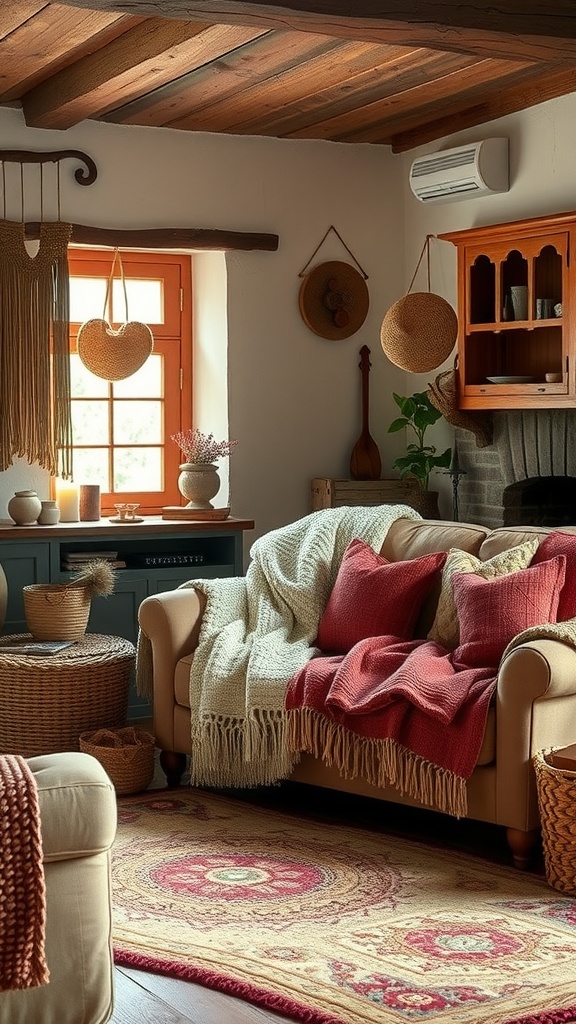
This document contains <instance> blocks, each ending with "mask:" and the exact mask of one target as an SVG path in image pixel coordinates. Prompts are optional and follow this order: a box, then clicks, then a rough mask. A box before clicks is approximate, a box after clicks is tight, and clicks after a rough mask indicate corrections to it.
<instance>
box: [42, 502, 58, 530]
mask: <svg viewBox="0 0 576 1024" xmlns="http://www.w3.org/2000/svg"><path fill="white" fill-rule="evenodd" d="M41 505H42V510H41V512H40V515H39V516H38V523H39V525H40V526H56V523H59V522H60V509H59V508H58V505H57V504H56V502H55V501H53V500H49V501H43V502H41Z"/></svg>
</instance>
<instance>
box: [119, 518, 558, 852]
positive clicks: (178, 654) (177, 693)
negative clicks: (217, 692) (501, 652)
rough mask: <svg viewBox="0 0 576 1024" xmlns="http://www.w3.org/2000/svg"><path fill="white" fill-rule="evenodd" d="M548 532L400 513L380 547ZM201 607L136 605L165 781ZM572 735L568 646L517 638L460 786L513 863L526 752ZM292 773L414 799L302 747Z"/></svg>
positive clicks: (492, 546) (521, 841) (529, 805)
mask: <svg viewBox="0 0 576 1024" xmlns="http://www.w3.org/2000/svg"><path fill="white" fill-rule="evenodd" d="M568 529H570V528H568ZM548 532H549V530H546V529H541V528H538V527H529V526H526V527H513V528H512V527H510V528H507V527H503V528H500V529H497V530H492V531H491V530H489V529H487V528H485V527H483V526H477V525H474V524H465V523H451V522H442V521H433V520H424V519H423V520H415V521H414V520H409V519H399V520H396V522H394V523H393V524H392V526H391V527H390V529H389V531H388V534H387V536H386V539H385V541H384V544H383V546H382V554H383V555H384V556H385V557H386V558H388V559H389V560H392V561H401V560H406V559H411V558H417V557H419V556H421V555H424V554H427V553H429V552H431V551H448V550H449V549H450V548H460V549H462V550H465V551H469V552H470V553H472V554H474V555H476V556H477V557H479V558H481V559H482V560H486V559H487V558H491V557H492V556H493V555H495V554H497V553H499V552H501V551H504V550H506V549H507V548H509V547H512V546H514V545H516V544H521V543H523V542H524V541H526V540H528V539H530V538H533V537H534V536H535V535H537V536H540V537H542V536H544V535H545V534H546V533H548ZM572 532H576V528H574V529H573V530H572ZM438 596H439V591H436V592H435V593H434V594H433V595H431V596H430V597H429V598H428V599H427V602H426V604H425V606H424V607H423V609H422V614H421V617H420V622H419V624H418V627H417V635H419V636H426V632H427V629H428V628H429V627H430V625H431V622H432V620H433V617H434V611H435V605H436V603H437V600H438ZM202 609H203V604H202V595H200V594H198V593H197V592H196V591H195V590H194V589H193V588H190V589H183V590H175V591H170V592H167V593H162V594H158V595H155V596H153V597H149V598H147V599H146V600H145V601H143V603H142V604H141V606H140V611H139V621H140V626H141V629H142V632H143V633H144V634H145V635H146V636H147V637H148V638H149V640H150V642H151V647H152V658H153V700H154V732H155V736H156V743H157V746H159V747H160V749H161V755H160V761H161V764H162V767H163V769H164V772H165V774H166V776H167V780H168V784H169V785H178V784H179V780H180V778H181V775H182V773H183V771H184V768H185V764H186V757H185V755H187V754H189V753H190V708H189V704H188V700H187V692H188V690H187V686H186V685H185V680H186V679H187V678H188V676H189V671H190V662H191V659H192V658H193V656H194V648H195V646H196V644H197V640H198V633H199V629H200V623H201V617H202ZM575 737H576V649H573V648H572V647H571V646H569V645H568V644H565V643H561V642H560V641H558V640H554V639H538V640H533V641H531V642H529V643H525V644H523V645H521V646H519V647H518V648H517V649H515V650H513V651H512V652H511V653H510V654H508V656H507V657H506V658H505V659H504V661H503V663H502V664H501V666H500V671H499V675H498V684H497V690H496V697H495V700H494V703H493V706H492V708H491V710H490V712H489V716H488V723H487V727H486V732H485V736H484V742H483V745H482V750H481V752H480V756H479V758H478V761H477V765H476V768H475V769H474V771H473V774H472V776H471V778H470V779H469V782H468V787H467V790H468V817H470V818H473V819H476V820H478V821H485V822H491V823H494V824H497V825H501V826H503V827H504V828H505V829H506V832H507V839H508V843H509V846H510V849H511V852H512V857H513V860H514V863H515V864H516V866H518V867H526V866H527V865H528V864H529V862H530V859H531V854H532V852H533V849H534V846H535V844H536V841H537V839H538V829H539V824H540V822H539V815H538V803H537V793H536V786H535V777H534V772H533V768H532V762H531V758H532V755H533V754H534V753H535V752H536V751H538V750H542V749H545V748H548V747H552V746H562V745H564V744H568V743H573V742H574V739H575ZM292 778H293V779H294V780H296V781H298V782H302V783H310V784H314V785H317V786H324V787H328V788H330V789H337V790H343V791H346V792H351V793H358V794H362V795H368V796H372V797H376V798H377V799H382V800H389V801H393V802H395V803H404V804H411V805H414V806H417V802H416V801H414V800H412V799H411V798H409V797H406V796H402V795H401V794H400V793H399V792H398V790H396V789H395V788H393V787H386V788H377V787H374V786H371V785H369V784H368V783H366V782H364V781H363V780H362V779H359V778H356V779H347V778H343V777H342V776H341V775H340V774H339V773H338V771H337V770H336V769H334V768H329V767H327V766H326V765H325V764H324V763H323V762H322V761H319V760H317V759H316V758H314V757H313V756H312V755H309V754H303V755H302V758H301V760H300V763H299V764H298V765H297V767H296V769H295V770H294V773H293V775H292Z"/></svg>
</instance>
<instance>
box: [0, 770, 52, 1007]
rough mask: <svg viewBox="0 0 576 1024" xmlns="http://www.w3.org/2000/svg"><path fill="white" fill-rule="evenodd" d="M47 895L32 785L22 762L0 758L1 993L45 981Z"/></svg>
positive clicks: (30, 777)
mask: <svg viewBox="0 0 576 1024" xmlns="http://www.w3.org/2000/svg"><path fill="white" fill-rule="evenodd" d="M45 922H46V890H45V885H44V867H43V861H42V838H41V834H40V812H39V808H38V792H37V788H36V780H35V779H34V776H33V774H32V772H31V771H30V768H29V767H28V764H27V763H26V761H25V760H24V758H23V757H20V756H19V755H14V754H2V755H1V756H0V991H2V992H5V991H7V990H9V989H24V988H32V987H33V986H36V985H45V984H46V982H47V981H48V980H49V973H48V967H47V964H46V960H45V957H44V932H45Z"/></svg>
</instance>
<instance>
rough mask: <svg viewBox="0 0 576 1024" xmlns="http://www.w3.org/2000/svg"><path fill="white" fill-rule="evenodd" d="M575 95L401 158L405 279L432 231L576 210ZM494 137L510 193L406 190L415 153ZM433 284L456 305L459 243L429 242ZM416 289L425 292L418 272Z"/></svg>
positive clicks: (421, 381)
mask: <svg viewBox="0 0 576 1024" xmlns="http://www.w3.org/2000/svg"><path fill="white" fill-rule="evenodd" d="M575 124H576V93H573V94H571V95H570V96H564V97H562V98H561V99H557V100H551V101H549V102H547V103H542V104H540V105H539V106H536V107H532V108H531V109H529V110H525V111H522V112H520V113H518V114H512V115H510V116H508V117H503V118H499V119H498V120H496V121H492V122H490V123H488V124H485V125H482V126H481V127H479V128H471V129H468V130H467V131H465V132H459V133H457V134H454V135H451V136H449V137H447V138H445V139H442V140H441V142H437V143H435V144H434V145H429V146H423V147H421V148H420V149H417V150H413V151H411V152H410V153H404V154H402V156H401V157H400V159H401V161H402V165H403V170H402V174H401V180H402V189H403V196H404V210H405V266H404V272H405V278H406V281H407V283H408V282H409V281H410V278H411V276H412V273H413V272H414V268H415V266H416V263H417V261H418V256H419V254H420V251H421V249H422V245H423V243H424V239H425V238H426V235H427V234H431V235H437V234H440V233H442V232H445V231H456V230H461V229H463V228H471V227H475V226H479V225H484V224H498V223H501V222H504V221H513V220H520V219H522V218H525V217H537V216H541V215H545V214H547V213H561V212H563V211H571V210H576V177H575V172H574V168H575V165H576V129H575V127H574V126H575ZM493 136H505V137H507V138H508V139H509V140H510V185H511V187H510V191H509V192H505V193H502V194H499V195H494V196H483V197H479V198H477V199H466V200H463V201H458V202H446V203H445V202H442V203H421V202H420V201H419V200H418V199H416V198H415V196H414V195H413V194H412V192H411V191H410V187H409V183H408V176H409V171H410V165H411V163H412V161H413V160H414V159H415V157H417V156H420V155H421V154H423V153H436V152H439V151H440V150H442V149H449V148H451V147H452V146H459V145H461V144H462V143H464V142H470V141H477V140H479V139H485V138H490V137H493ZM431 271H432V289H433V290H434V291H437V292H438V293H439V294H440V295H442V296H443V297H444V298H445V299H447V300H448V301H449V302H451V303H452V305H453V306H454V308H456V306H457V282H456V249H455V247H454V246H453V245H452V243H451V242H445V241H440V240H439V239H432V241H431ZM415 290H422V291H424V290H426V276H425V272H423V271H422V272H421V273H420V274H419V276H418V279H417V281H416V284H415ZM452 365H453V357H450V359H448V360H447V361H446V363H445V364H444V366H443V367H440V368H439V370H437V371H434V373H433V374H427V375H422V374H409V375H408V378H409V382H410V383H409V385H408V386H409V388H410V391H416V390H424V388H425V386H426V382H427V380H430V379H432V377H433V376H435V374H436V373H438V372H441V370H442V369H448V368H450V367H451V366H452ZM429 436H430V439H431V440H432V443H434V444H436V446H437V448H438V449H439V450H440V451H442V450H443V449H444V448H445V447H446V446H447V445H448V444H451V443H452V438H453V430H452V429H451V428H450V427H449V426H448V424H447V423H446V421H445V420H441V421H439V423H437V424H436V425H435V426H434V427H433V428H431V429H430V431H429ZM434 481H435V483H434V486H438V488H439V490H440V491H441V506H440V507H441V510H442V511H443V513H444V514H445V515H447V516H451V486H450V479H449V477H447V476H445V475H443V474H440V473H438V474H436V475H435V477H434Z"/></svg>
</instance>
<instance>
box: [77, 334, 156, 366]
mask: <svg viewBox="0 0 576 1024" xmlns="http://www.w3.org/2000/svg"><path fill="white" fill-rule="evenodd" d="M153 348H154V336H153V334H152V331H151V330H150V328H149V327H148V324H143V323H140V322H139V321H138V320H129V321H128V323H125V324H121V325H120V327H119V328H118V330H117V331H116V330H114V329H113V328H112V327H111V326H110V324H109V323H108V321H107V320H87V321H86V323H85V324H82V326H81V327H80V329H79V331H78V355H79V356H80V359H81V360H82V362H83V363H84V366H85V367H86V368H87V369H88V370H90V372H91V373H93V374H95V376H96V377H103V378H104V380H124V378H125V377H131V376H132V374H133V373H136V370H139V369H140V367H141V366H143V365H144V363H145V362H146V360H147V359H148V356H149V355H150V354H151V352H152V349H153Z"/></svg>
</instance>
